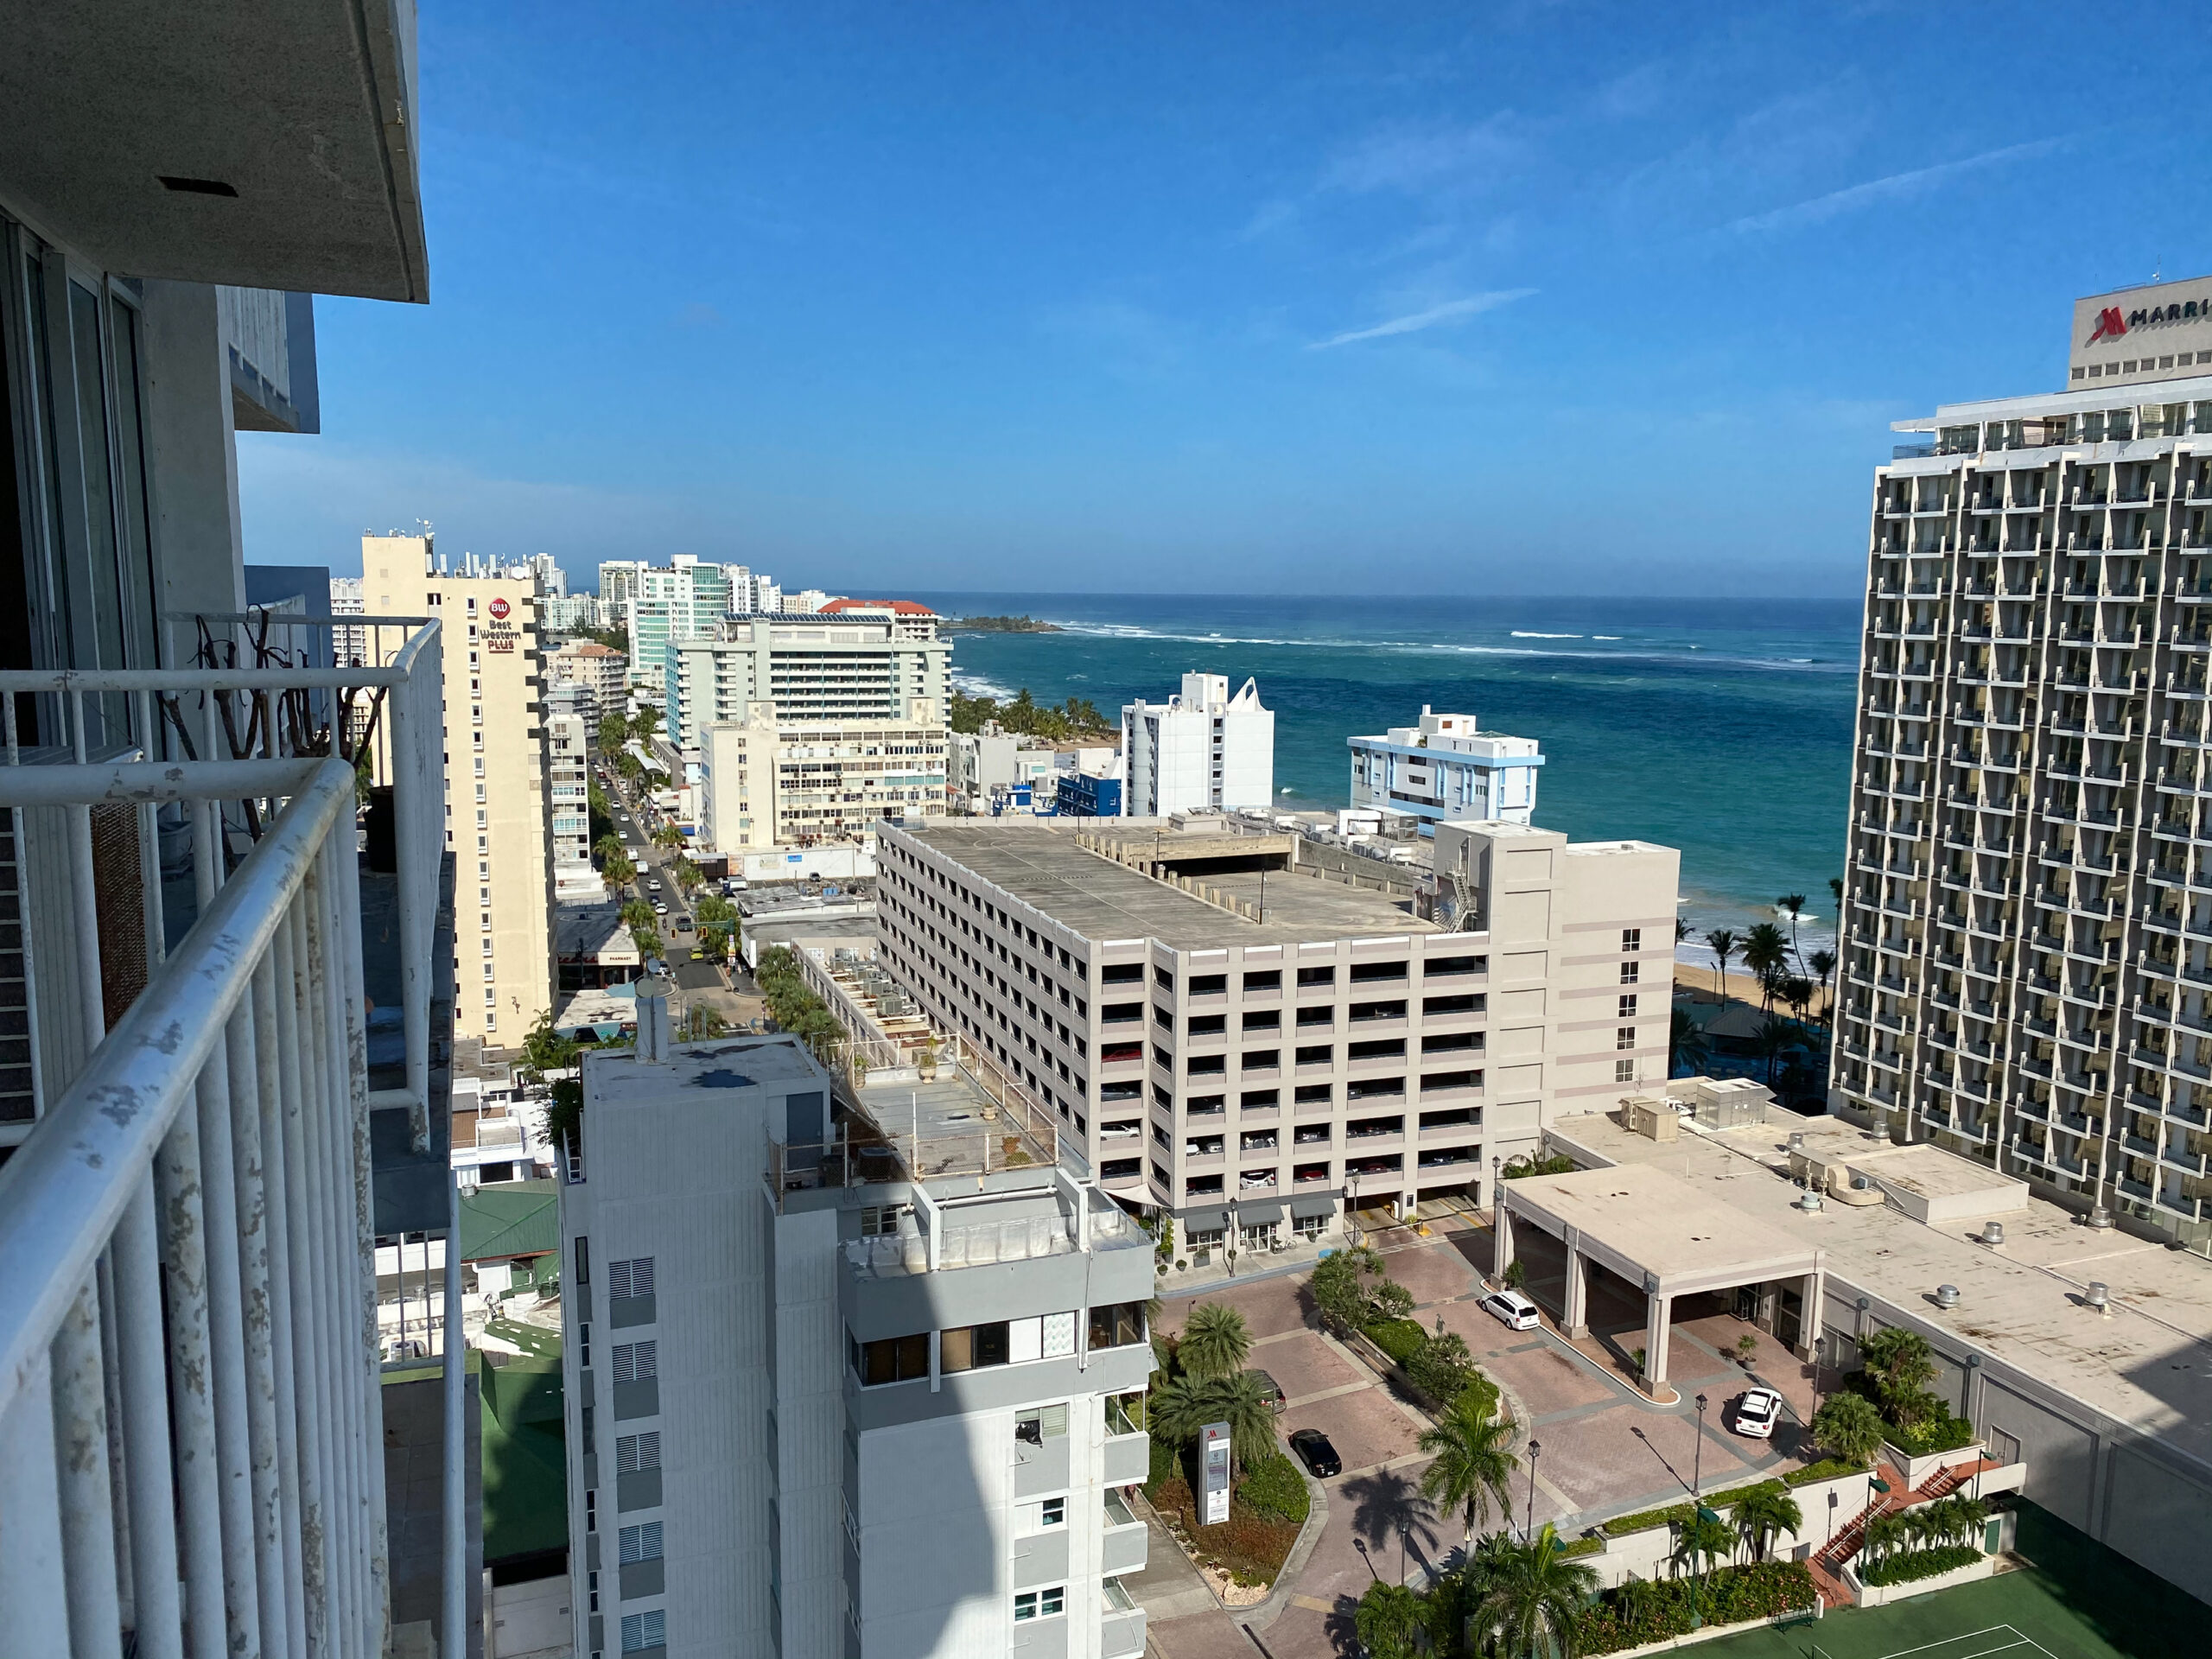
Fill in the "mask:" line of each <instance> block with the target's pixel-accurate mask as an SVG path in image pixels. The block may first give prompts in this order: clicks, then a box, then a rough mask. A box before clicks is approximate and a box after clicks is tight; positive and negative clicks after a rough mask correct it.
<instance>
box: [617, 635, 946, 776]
mask: <svg viewBox="0 0 2212 1659" xmlns="http://www.w3.org/2000/svg"><path fill="white" fill-rule="evenodd" d="M937 622H938V619H937V617H936V615H935V613H932V612H930V611H928V610H926V609H924V608H921V607H916V609H915V610H914V611H902V612H897V613H893V611H892V610H890V609H889V608H888V607H881V608H877V609H873V610H839V609H829V610H823V611H820V612H817V613H813V614H811V615H798V614H787V615H780V616H773V617H770V616H753V617H731V618H725V619H722V620H720V621H718V622H716V623H715V625H714V626H711V627H709V628H705V629H702V630H701V631H700V632H698V633H697V634H696V635H695V636H693V637H692V638H690V639H684V640H682V641H679V642H678V643H677V645H675V646H673V647H672V648H671V652H670V654H671V657H672V658H673V672H672V674H671V677H670V690H669V696H668V697H667V699H666V702H665V705H664V712H665V714H666V716H667V729H668V733H669V737H670V741H671V742H673V743H675V744H676V745H677V747H679V748H683V747H687V746H691V745H696V743H697V742H698V741H699V737H698V734H699V733H700V731H701V730H702V729H703V728H706V727H708V726H711V725H715V724H717V723H721V722H726V721H738V722H742V721H746V720H747V719H748V718H750V715H749V710H750V709H751V707H752V705H753V704H754V703H760V702H765V703H767V704H770V705H771V706H772V708H773V709H775V718H776V719H777V720H778V721H781V722H783V723H785V724H787V725H788V724H792V723H796V722H805V721H852V720H872V721H893V720H896V721H913V722H916V723H918V724H923V725H941V724H942V723H943V721H944V715H945V709H946V707H947V703H946V699H945V683H946V670H947V664H948V661H949V659H950V657H951V654H952V647H951V645H950V644H949V643H948V642H946V641H945V640H943V639H939V638H938V631H937ZM636 678H637V676H636V675H635V674H634V673H633V674H632V680H633V681H634V680H635V679H636Z"/></svg>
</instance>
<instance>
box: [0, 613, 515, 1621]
mask: <svg viewBox="0 0 2212 1659" xmlns="http://www.w3.org/2000/svg"><path fill="white" fill-rule="evenodd" d="M162 620H163V623H164V625H165V628H166V631H167V632H168V634H169V637H170V638H171V639H175V640H177V641H179V642H181V643H180V644H179V645H178V647H177V649H176V650H175V656H176V657H177V658H180V659H181V660H182V661H184V662H185V663H186V664H187V665H185V666H181V667H174V668H167V669H157V668H139V669H129V670H121V669H118V670H87V671H9V672H6V673H0V723H3V724H4V739H5V753H4V764H0V807H4V808H5V809H6V810H7V822H6V825H5V836H4V841H5V846H6V849H7V854H8V858H7V868H6V870H5V877H6V879H7V881H8V884H9V885H10V887H13V888H14V889H15V890H16V892H17V893H20V895H21V897H22V931H21V948H22V982H21V988H22V994H23V995H24V999H25V1000H24V1002H23V1004H22V1020H23V1022H24V1023H23V1025H22V1055H23V1058H24V1059H25V1061H26V1065H25V1066H24V1069H23V1071H22V1074H21V1075H22V1079H23V1082H24V1084H25V1093H24V1095H23V1096H22V1099H21V1102H20V1105H21V1108H22V1110H21V1112H20V1114H19V1115H17V1116H14V1118H13V1120H12V1121H10V1122H6V1123H5V1124H4V1125H0V1158H4V1167H0V1267H4V1271H0V1349H3V1350H4V1363H0V1379H4V1381H0V1512H4V1513H5V1514H6V1515H7V1516H9V1519H10V1522H15V1523H16V1524H17V1525H18V1526H19V1527H20V1529H21V1530H20V1532H19V1533H18V1534H17V1535H16V1536H17V1538H18V1540H19V1542H18V1545H17V1547H16V1548H14V1549H12V1550H11V1551H10V1559H9V1560H5V1561H0V1599H4V1601H5V1603H6V1605H7V1607H8V1611H9V1618H10V1624H11V1625H12V1626H13V1627H14V1628H13V1629H12V1630H11V1632H10V1634H11V1636H13V1637H16V1638H19V1639H20V1645H22V1650H24V1651H26V1652H40V1653H48V1652H52V1653H61V1652H68V1651H76V1652H85V1653H90V1652H95V1651H99V1650H101V1649H102V1648H103V1647H105V1649H106V1650H109V1651H113V1650H115V1647H116V1637H115V1632H116V1631H117V1630H125V1636H124V1646H125V1648H126V1649H128V1648H129V1647H130V1645H132V1644H133V1643H135V1644H136V1645H137V1649H138V1650H139V1651H142V1652H169V1653H183V1652H190V1653H192V1654H194V1655H213V1654H216V1653H219V1652H228V1651H234V1650H236V1645H235V1644H237V1643H244V1644H245V1646H247V1647H248V1648H251V1647H254V1646H257V1645H258V1646H260V1647H261V1648H262V1649H264V1650H267V1651H288V1652H304V1651H307V1650H308V1648H309V1646H310V1643H313V1644H315V1646H316V1647H317V1649H318V1650H321V1651H328V1652H332V1653H335V1654H348V1655H351V1654H359V1655H369V1654H374V1653H378V1652H381V1651H383V1650H385V1646H386V1643H387V1638H388V1637H389V1635H390V1629H389V1628H388V1627H389V1626H397V1625H399V1624H407V1623H413V1622H417V1621H423V1620H429V1619H435V1618H439V1617H441V1604H442V1616H443V1617H444V1618H445V1619H446V1626H445V1627H446V1629H447V1630H448V1632H449V1633H450V1632H453V1631H457V1630H461V1629H463V1628H464V1627H465V1625H466V1621H467V1616H468V1611H467V1610H468V1600H469V1595H470V1590H471V1586H472V1585H473V1581H474V1580H473V1575H472V1574H471V1572H470V1568H469V1561H470V1550H469V1546H468V1544H467V1540H466V1536H465V1531H464V1521H465V1512H466V1493H467V1486H468V1479H469V1477H468V1474H467V1470H468V1469H469V1468H471V1467H473V1465H470V1464H469V1463H468V1461H467V1448H468V1440H467V1435H466V1434H465V1433H464V1432H463V1427H462V1425H463V1417H462V1412H461V1407H462V1404H463V1402H464V1399H465V1393H464V1383H463V1373H462V1369H461V1344H459V1343H454V1344H446V1343H445V1342H444V1341H443V1339H442V1329H443V1327H444V1325H446V1323H447V1321H446V1319H444V1318H443V1316H442V1310H448V1309H451V1308H453V1307H454V1306H455V1305H456V1302H455V1299H456V1297H457V1294H458V1281H459V1261H458V1256H457V1254H454V1255H449V1256H448V1260H447V1261H446V1262H444V1263H443V1268H444V1271H443V1274H442V1277H443V1284H442V1287H439V1289H438V1291H437V1293H436V1294H430V1293H429V1287H423V1288H424V1291H425V1295H424V1299H423V1317H422V1320H421V1323H420V1325H418V1326H417V1327H416V1328H417V1329H418V1330H420V1331H422V1332H423V1335H424V1336H426V1337H429V1338H431V1340H430V1341H429V1343H428V1344H426V1346H427V1350H428V1356H427V1357H430V1358H432V1359H433V1360H434V1361H436V1362H439V1363H441V1364H442V1372H443V1376H442V1381H438V1380H433V1381H429V1382H428V1383H423V1384H417V1385H414V1388H415V1389H420V1388H424V1387H427V1389H429V1395H428V1397H427V1399H425V1398H423V1397H422V1396H421V1395H418V1394H417V1393H416V1392H415V1391H414V1390H413V1389H410V1388H408V1387H405V1386H395V1387H387V1386H385V1383H386V1377H385V1371H386V1367H385V1354H384V1353H383V1351H381V1350H380V1346H379V1341H378V1330H379V1326H378V1319H377V1318H376V1317H375V1314H376V1309H377V1306H378V1279H377V1262H378V1254H379V1250H380V1248H381V1249H385V1250H390V1249H392V1248H393V1247H394V1245H395V1244H396V1243H397V1241H402V1240H408V1239H413V1240H416V1241H418V1242H423V1243H425V1248H426V1249H427V1241H428V1240H429V1239H430V1238H433V1237H435V1238H439V1239H442V1238H443V1237H445V1236H449V1235H450V1234H451V1233H452V1231H453V1230H454V1226H455V1219H454V1217H455V1212H456V1197H455V1186H454V1175H453V1171H452V1168H451V1164H450V1157H449V1154H450V1147H449V1144H448V1135H449V1127H450V1126H449V1122H448V1111H447V1104H448V1092H447V1091H448V1052H447V1045H448V1033H449V1029H450V1021H451V1014H452V1009H451V1001H452V995H453V987H452V977H451V966H450V964H451V961H452V944H451V931H450V930H451V922H450V917H451V879H452V878H451V861H450V859H449V858H448V855H447V854H446V850H445V843H446V839H447V832H446V830H445V828H444V805H443V786H444V766H443V760H442V735H443V713H442V709H443V697H442V684H441V679H440V670H439V664H440V645H439V629H438V625H437V623H436V622H435V621H434V620H428V619H421V618H416V619H391V618H379V617H373V616H368V617H364V616H348V617H345V618H337V617H331V616H313V615H302V614H299V613H283V615H281V617H279V618H276V619H272V618H271V617H270V615H269V614H268V613H246V614H242V615H232V614H227V613H214V614H198V615H187V614H180V615H172V616H168V617H166V618H164V619H162ZM334 627H346V628H351V629H353V630H356V631H358V639H359V640H360V641H361V645H360V647H359V655H360V658H361V660H360V661H359V663H358V664H353V665H347V666H341V667H321V666H315V665H314V664H318V663H321V664H327V663H329V662H331V661H332V652H331V649H330V643H331V640H330V631H331V630H332V629H333V628H334ZM302 664H306V665H302ZM364 792H365V804H364V800H363V798H362V797H363V794H364ZM418 1282H419V1281H418ZM415 1340H416V1341H418V1342H419V1341H421V1340H422V1338H415ZM414 1363H415V1368H416V1371H417V1372H420V1371H421V1370H422V1366H421V1363H420V1361H419V1359H418V1360H416V1361H415V1362H414ZM430 1375H431V1376H432V1377H433V1378H435V1376H436V1375H437V1373H436V1371H435V1370H433V1371H432V1372H431V1373H430ZM65 1447H66V1449H67V1455H59V1456H58V1455H57V1453H60V1452H62V1451H63V1449H64V1448H65ZM395 1458H396V1459H397V1464H395V1462H394V1459H395ZM410 1458H420V1459H423V1460H426V1461H427V1462H428V1463H429V1465H431V1470H432V1472H430V1473H429V1475H428V1476H427V1478H426V1477H425V1476H424V1475H423V1474H422V1473H415V1474H412V1475H410V1474H408V1472H407V1470H408V1465H409V1461H410ZM395 1469H396V1470H397V1471H398V1478H397V1479H395V1480H394V1481H393V1484H391V1487H390V1489H389V1491H388V1490H387V1484H386V1483H387V1478H388V1477H391V1475H392V1473H393V1471H394V1470H395ZM425 1503H427V1504H428V1510H427V1512H423V1509H422V1506H423V1504H425ZM65 1631H66V1632H67V1633H66V1634H65V1633H64V1632H65ZM101 1632H105V1633H106V1635H105V1641H103V1640H102V1639H101V1635H100V1633H101Z"/></svg>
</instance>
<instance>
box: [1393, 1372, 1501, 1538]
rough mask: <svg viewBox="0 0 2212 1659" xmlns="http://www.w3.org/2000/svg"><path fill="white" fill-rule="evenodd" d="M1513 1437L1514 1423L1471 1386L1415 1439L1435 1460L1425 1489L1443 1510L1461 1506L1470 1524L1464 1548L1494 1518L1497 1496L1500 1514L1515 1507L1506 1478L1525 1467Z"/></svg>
mask: <svg viewBox="0 0 2212 1659" xmlns="http://www.w3.org/2000/svg"><path fill="white" fill-rule="evenodd" d="M1512 1442H1513V1425H1512V1424H1510V1423H1509V1422H1506V1421H1503V1420H1502V1419H1499V1418H1496V1417H1493V1416H1491V1413H1490V1410H1489V1408H1487V1407H1485V1406H1484V1404H1483V1402H1481V1401H1480V1400H1479V1399H1478V1398H1477V1397H1476V1395H1475V1394H1474V1391H1473V1390H1472V1389H1470V1390H1468V1391H1467V1392H1465V1393H1464V1394H1462V1395H1460V1396H1459V1399H1457V1400H1456V1401H1454V1402H1452V1406H1451V1408H1450V1409H1449V1410H1447V1411H1446V1412H1445V1414H1443V1415H1442V1416H1441V1417H1440V1418H1438V1419H1437V1420H1436V1427H1433V1428H1429V1429H1424V1430H1422V1431H1421V1439H1420V1440H1419V1441H1418V1442H1416V1444H1418V1445H1419V1446H1420V1447H1421V1451H1422V1452H1424V1453H1426V1454H1427V1456H1430V1457H1433V1458H1434V1459H1436V1461H1435V1462H1433V1463H1432V1464H1430V1465H1428V1467H1427V1470H1426V1471H1423V1472H1422V1475H1421V1496H1422V1497H1425V1498H1427V1500H1428V1501H1429V1502H1430V1503H1433V1504H1435V1505H1436V1506H1437V1507H1438V1508H1439V1509H1440V1510H1459V1511H1460V1512H1461V1515H1462V1518H1463V1519H1464V1520H1465V1523H1466V1531H1465V1535H1464V1536H1463V1538H1462V1539H1461V1542H1460V1547H1461V1548H1462V1549H1463V1550H1467V1551H1471V1550H1472V1549H1473V1548H1474V1546H1475V1529H1476V1527H1478V1526H1486V1525H1488V1524H1489V1522H1490V1516H1491V1500H1493V1499H1495V1500H1496V1501H1497V1512H1498V1514H1499V1515H1500V1516H1509V1515H1510V1514H1511V1513H1512V1510H1513V1500H1512V1497H1511V1495H1510V1493H1509V1492H1508V1491H1507V1490H1506V1483H1507V1481H1508V1480H1509V1479H1510V1478H1511V1476H1512V1473H1513V1471H1515V1470H1516V1469H1518V1468H1519V1467H1520V1466H1521V1459H1518V1458H1516V1457H1515V1456H1514V1455H1513V1453H1512V1452H1510V1451H1508V1450H1507V1449H1506V1448H1507V1447H1508V1446H1510V1445H1511V1444H1512Z"/></svg>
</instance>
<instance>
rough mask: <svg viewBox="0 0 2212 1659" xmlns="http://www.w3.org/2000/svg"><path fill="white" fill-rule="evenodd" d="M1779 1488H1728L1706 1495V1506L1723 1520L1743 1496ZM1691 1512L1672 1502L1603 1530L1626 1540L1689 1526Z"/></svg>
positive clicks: (1767, 1484)
mask: <svg viewBox="0 0 2212 1659" xmlns="http://www.w3.org/2000/svg"><path fill="white" fill-rule="evenodd" d="M1781 1486H1782V1483H1781V1482H1780V1481H1774V1480H1758V1481H1753V1482H1752V1483H1751V1484H1750V1485H1748V1486H1735V1487H1731V1488H1730V1489H1729V1490H1728V1491H1725V1492H1707V1494H1706V1495H1705V1507H1706V1508H1707V1509H1708V1510H1713V1512H1714V1513H1715V1514H1717V1515H1719V1516H1721V1518H1722V1519H1724V1520H1725V1519H1726V1518H1727V1515H1728V1512H1729V1511H1730V1510H1732V1509H1734V1508H1735V1507H1736V1503H1737V1501H1738V1499H1739V1498H1741V1497H1744V1496H1745V1494H1746V1493H1750V1492H1756V1491H1759V1490H1761V1489H1762V1488H1767V1489H1770V1490H1775V1491H1779V1490H1780V1489H1781ZM1693 1514H1694V1510H1692V1508H1691V1506H1690V1505H1688V1503H1671V1504H1669V1505H1668V1506H1667V1508H1665V1509H1663V1510H1637V1513H1635V1514H1634V1515H1617V1516H1614V1517H1613V1518H1612V1519H1611V1520H1610V1521H1608V1522H1605V1532H1606V1534H1607V1535H1608V1536H1610V1537H1614V1538H1625V1537H1626V1536H1628V1535H1629V1534H1630V1533H1631V1532H1642V1531H1643V1530H1644V1529H1646V1528H1647V1527H1665V1526H1674V1527H1683V1526H1688V1524H1689V1522H1690V1518H1691V1516H1692V1515H1693Z"/></svg>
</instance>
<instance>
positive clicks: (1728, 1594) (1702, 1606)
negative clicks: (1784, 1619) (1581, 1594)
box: [1577, 1561, 1820, 1659]
mask: <svg viewBox="0 0 2212 1659" xmlns="http://www.w3.org/2000/svg"><path fill="white" fill-rule="evenodd" d="M1819 1601H1820V1592H1819V1591H1818V1590H1816V1589H1815V1587H1814V1585H1813V1575H1812V1573H1809V1572H1808V1571H1807V1570H1806V1567H1805V1564H1804V1563H1803V1562H1802V1561H1754V1562H1751V1564H1750V1565H1748V1566H1745V1567H1719V1568H1718V1569H1716V1570H1715V1571H1713V1572H1711V1573H1706V1574H1704V1575H1703V1576H1702V1577H1696V1576H1685V1577H1681V1578H1673V1579H1633V1580H1630V1581H1629V1582H1628V1583H1626V1584H1624V1585H1621V1586H1618V1587H1617V1588H1614V1589H1611V1590H1608V1591H1606V1592H1605V1593H1604V1594H1603V1595H1601V1596H1599V1597H1598V1598H1597V1599H1595V1600H1593V1601H1592V1602H1591V1603H1589V1605H1586V1607H1585V1608H1584V1609H1583V1610H1582V1613H1581V1617H1580V1620H1579V1621H1578V1624H1577V1635H1578V1636H1579V1637H1580V1641H1579V1643H1578V1644H1577V1645H1578V1648H1579V1650H1580V1653H1581V1654H1583V1655H1584V1656H1586V1659H1596V1656H1598V1655H1599V1654H1606V1653H1618V1651H1620V1650H1621V1649H1624V1648H1641V1647H1645V1646H1648V1645H1649V1644H1650V1643H1655V1642H1664V1641H1667V1640H1669V1638H1670V1637H1677V1636H1684V1635H1687V1634H1688V1632H1689V1631H1690V1630H1692V1629H1693V1628H1694V1626H1693V1625H1692V1624H1691V1620H1692V1619H1693V1618H1696V1619H1699V1620H1700V1622H1701V1623H1702V1624H1705V1625H1707V1626H1712V1625H1726V1624H1745V1623H1746V1622H1748V1621H1751V1620H1753V1619H1762V1618H1777V1617H1778V1616H1780V1615H1782V1614H1783V1613H1789V1612H1796V1611H1801V1610H1802V1609H1806V1608H1810V1607H1813V1606H1815V1605H1818V1603H1819Z"/></svg>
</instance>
